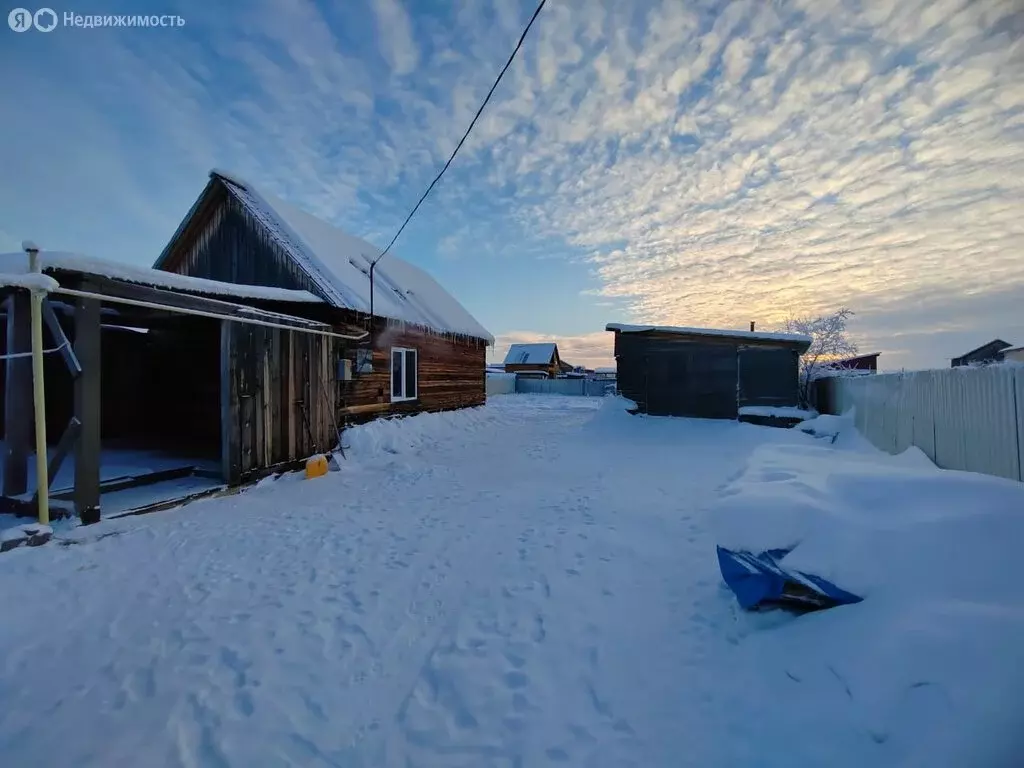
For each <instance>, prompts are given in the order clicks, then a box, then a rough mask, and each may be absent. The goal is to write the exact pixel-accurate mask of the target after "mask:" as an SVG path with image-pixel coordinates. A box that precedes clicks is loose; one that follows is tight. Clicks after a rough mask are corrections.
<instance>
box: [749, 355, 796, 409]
mask: <svg viewBox="0 0 1024 768" xmlns="http://www.w3.org/2000/svg"><path fill="white" fill-rule="evenodd" d="M797 368H798V355H797V353H796V352H795V351H793V350H791V349H781V348H780V349H770V348H769V349H765V348H760V347H740V350H739V389H738V392H737V398H738V399H739V404H740V406H744V405H770V406H778V405H796V403H797V400H798V396H797V380H798V374H797Z"/></svg>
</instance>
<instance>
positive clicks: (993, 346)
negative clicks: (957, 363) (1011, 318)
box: [955, 339, 1011, 360]
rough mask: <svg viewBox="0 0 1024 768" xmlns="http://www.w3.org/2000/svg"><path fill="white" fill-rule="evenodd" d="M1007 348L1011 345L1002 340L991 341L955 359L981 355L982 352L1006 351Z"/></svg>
mask: <svg viewBox="0 0 1024 768" xmlns="http://www.w3.org/2000/svg"><path fill="white" fill-rule="evenodd" d="M1009 346H1011V344H1010V342H1008V341H1003V340H1002V339H992V341H990V342H988V344H982V345H981V346H980V347H977V348H976V349H972V350H971V351H970V352H965V353H964V354H962V355H960V356H959V357H957V358H955V359H957V360H962V359H963V358H965V357H971V356H972V355H977V354H979V353H983V352H984V353H996V352H1001V351H1002V350H1004V349H1006V348H1007V347H1009Z"/></svg>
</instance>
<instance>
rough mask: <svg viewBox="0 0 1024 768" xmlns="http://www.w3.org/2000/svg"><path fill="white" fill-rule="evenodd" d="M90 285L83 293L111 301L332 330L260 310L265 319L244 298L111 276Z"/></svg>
mask: <svg viewBox="0 0 1024 768" xmlns="http://www.w3.org/2000/svg"><path fill="white" fill-rule="evenodd" d="M89 284H90V286H91V287H90V288H88V289H85V288H82V289H81V290H90V291H93V292H95V293H102V294H103V295H104V296H110V297H111V298H122V299H133V300H135V301H145V302H150V303H154V304H162V305H165V306H168V307H179V308H181V309H194V310H198V311H200V312H213V313H215V314H219V315H228V316H230V317H238V318H248V319H250V320H251V319H266V320H268V321H269V322H274V323H279V324H280V325H287V326H289V327H294V328H315V329H318V330H327V329H328V328H329V326H328V325H327V324H325V323H321V322H318V321H316V320H308V319H306V318H303V317H294V316H292V315H284V314H280V313H277V312H273V311H269V310H260V312H263V313H265V314H264V316H263V317H262V318H261V317H260V315H259V314H258V313H254V312H253V308H252V307H251V306H248V305H246V304H245V303H243V302H246V301H248V300H247V299H244V298H240V299H239V300H238V301H237V302H232V301H225V300H223V299H213V298H208V297H206V296H197V295H195V294H190V293H180V292H178V291H173V290H167V289H164V288H154V287H152V286H148V285H139V284H137V283H126V282H123V281H119V280H113V279H111V278H107V277H100V276H98V275H90V276H89ZM313 306H316V305H313ZM119 311H120V310H119Z"/></svg>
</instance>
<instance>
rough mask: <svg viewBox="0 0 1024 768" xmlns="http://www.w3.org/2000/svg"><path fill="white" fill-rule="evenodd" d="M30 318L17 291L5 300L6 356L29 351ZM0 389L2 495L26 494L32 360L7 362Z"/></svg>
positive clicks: (24, 295) (26, 301)
mask: <svg viewBox="0 0 1024 768" xmlns="http://www.w3.org/2000/svg"><path fill="white" fill-rule="evenodd" d="M31 344H32V317H31V309H30V306H29V295H28V293H27V292H25V291H17V292H15V293H13V294H12V295H11V296H10V297H9V298H8V299H7V354H9V355H13V354H16V353H17V354H25V355H27V354H28V353H29V352H30V351H31ZM6 365H7V378H6V384H5V387H4V480H3V495H4V496H17V495H19V494H22V493H26V492H27V491H28V455H29V451H30V450H31V445H32V412H33V411H32V360H31V359H30V358H29V357H27V356H26V357H18V358H14V359H10V358H9V359H8V360H7V361H6Z"/></svg>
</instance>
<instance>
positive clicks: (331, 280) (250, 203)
mask: <svg viewBox="0 0 1024 768" xmlns="http://www.w3.org/2000/svg"><path fill="white" fill-rule="evenodd" d="M211 176H213V177H214V178H219V179H220V180H221V181H222V182H223V183H224V184H226V185H227V187H228V189H229V190H230V191H231V192H232V193H233V194H235V195H236V196H237V197H238V199H239V200H240V201H241V202H242V204H243V205H245V206H246V208H247V209H248V210H249V211H250V213H251V214H252V215H253V216H254V217H255V218H256V219H257V220H258V221H260V222H261V223H262V224H263V225H264V226H265V227H266V228H267V230H268V231H269V232H270V234H271V236H272V237H274V239H275V240H276V241H277V242H278V244H279V245H280V246H281V247H282V248H283V249H284V250H285V251H286V252H287V253H288V254H289V255H290V256H291V257H292V258H293V259H294V260H295V262H296V263H297V264H298V265H299V266H300V267H301V268H302V269H303V270H305V272H306V273H307V274H308V275H309V277H310V279H311V280H312V281H313V283H314V284H315V285H316V286H317V288H318V289H319V291H320V292H321V294H322V295H323V296H324V297H325V298H326V299H327V300H328V301H329V302H330V303H331V304H333V305H334V306H337V307H341V308H345V309H353V310H356V311H357V312H365V313H369V311H370V263H371V262H372V261H373V259H375V258H377V257H378V256H379V255H380V253H381V250H380V249H379V248H377V247H376V246H373V245H371V244H370V243H367V242H366V241H365V240H360V239H359V238H357V237H353V236H352V235H349V234H347V233H345V232H343V231H341V230H340V229H338V228H337V227H335V226H333V225H332V224H328V223H327V222H325V221H322V220H321V219H318V218H316V217H315V216H313V215H311V214H309V213H306V212H305V211H303V210H301V209H299V208H296V207H295V206H293V205H291V204H290V203H286V202H285V201H284V200H280V199H278V198H276V197H274V196H273V195H269V194H266V193H263V192H259V191H257V190H256V188H255V187H254V186H253V185H252V184H249V183H248V182H246V181H243V180H241V179H239V178H238V177H236V176H234V175H232V174H229V173H226V172H224V171H219V170H214V171H212V172H211ZM373 282H374V296H373V311H374V314H375V315H377V316H379V317H386V318H390V319H393V320H401V321H404V322H408V323H412V324H414V325H421V326H424V327H427V328H430V329H432V330H435V331H439V332H442V333H457V334H464V335H466V336H473V337H476V338H480V339H485V340H486V341H487V342H488V343H490V344H493V343H494V337H493V336H492V335H491V334H490V333H489V332H488V331H487V329H486V328H484V327H483V326H482V325H480V323H478V322H477V321H476V319H475V318H474V317H473V316H472V315H471V314H469V312H468V311H467V310H466V309H465V307H463V306H462V305H461V304H460V303H459V302H458V301H457V300H456V299H455V298H454V297H453V296H452V295H451V294H450V293H448V292H447V291H446V290H445V289H444V288H442V287H441V286H440V284H439V283H438V282H437V281H436V280H434V278H432V277H431V276H430V275H428V274H427V273H426V272H424V271H423V270H422V269H420V268H419V267H416V266H413V265H412V264H410V263H409V262H407V261H404V260H402V259H400V258H399V257H398V256H395V255H394V254H393V253H390V252H389V253H388V255H387V256H386V257H385V258H383V259H381V260H380V261H379V262H378V263H377V266H376V267H375V268H374V272H373Z"/></svg>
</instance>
